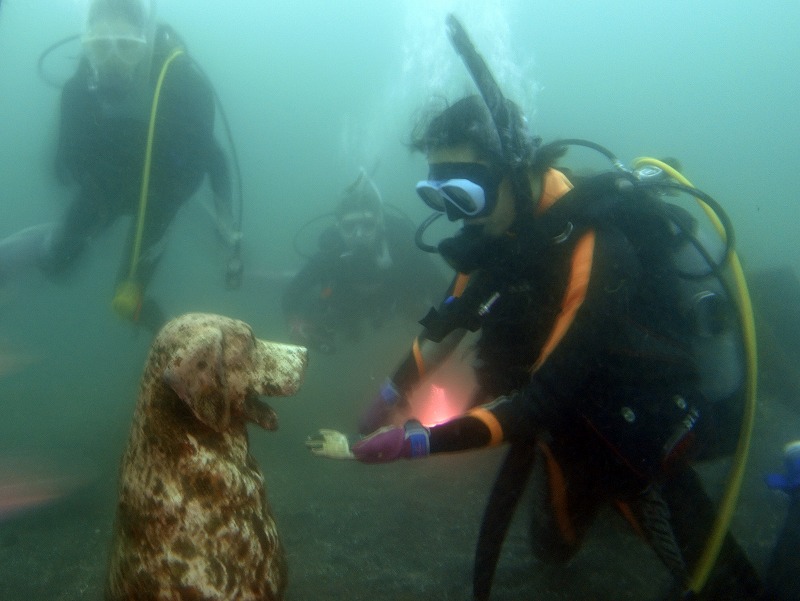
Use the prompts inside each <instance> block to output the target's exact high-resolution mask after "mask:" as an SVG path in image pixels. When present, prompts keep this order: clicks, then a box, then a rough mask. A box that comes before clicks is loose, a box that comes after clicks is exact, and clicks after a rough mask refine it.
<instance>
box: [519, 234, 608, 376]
mask: <svg viewBox="0 0 800 601" xmlns="http://www.w3.org/2000/svg"><path fill="white" fill-rule="evenodd" d="M594 244H595V232H594V230H590V231H588V232H586V233H585V234H584V235H583V236H582V237H581V239H580V240H578V243H577V244H576V245H575V251H574V252H573V253H572V266H571V268H570V275H569V283H568V284H567V291H566V293H565V294H564V299H563V300H562V301H561V311H560V312H559V314H558V316H557V317H556V321H555V325H554V326H553V330H552V331H551V332H550V336H549V337H548V338H547V342H545V344H544V346H543V347H542V351H541V352H540V353H539V358H538V359H537V360H536V363H534V364H533V366H532V367H531V369H530V371H531V373H533V372H536V371H537V370H538V369H539V368H540V367H542V365H544V362H545V361H547V358H548V357H549V356H550V354H551V353H552V352H553V351H554V350H555V348H556V347H557V346H558V344H559V342H561V340H562V339H563V338H564V336H565V335H566V333H567V330H569V327H570V326H571V325H572V322H573V321H575V314H576V313H577V312H578V309H579V308H580V306H581V305H582V304H583V301H584V300H585V299H586V290H587V288H588V287H589V276H590V274H591V272H592V260H593V257H594Z"/></svg>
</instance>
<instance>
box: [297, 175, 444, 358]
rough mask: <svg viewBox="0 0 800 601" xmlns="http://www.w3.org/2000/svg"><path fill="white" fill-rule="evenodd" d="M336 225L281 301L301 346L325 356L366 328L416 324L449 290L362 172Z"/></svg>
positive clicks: (325, 234)
mask: <svg viewBox="0 0 800 601" xmlns="http://www.w3.org/2000/svg"><path fill="white" fill-rule="evenodd" d="M335 218H336V224H335V225H333V226H331V227H329V228H328V229H326V230H324V231H323V232H322V234H321V235H320V238H319V248H318V250H317V251H316V253H315V254H314V255H313V256H311V257H309V259H308V261H307V263H306V264H305V265H304V266H303V268H302V269H301V270H300V271H299V273H298V274H297V275H296V276H295V277H294V278H293V279H292V281H291V282H290V283H289V285H288V288H287V289H286V291H285V292H284V294H283V299H282V305H283V313H284V316H285V318H286V322H287V324H288V326H289V330H290V333H291V335H292V338H293V340H294V342H296V343H298V344H303V345H305V346H308V347H310V348H316V349H318V350H320V351H322V352H325V353H330V352H333V351H334V350H335V348H336V344H337V340H336V339H337V337H339V336H344V337H345V338H346V339H350V340H357V339H358V338H359V336H360V331H361V328H362V325H363V322H364V321H366V322H368V323H369V324H370V326H372V327H379V326H380V325H381V324H383V323H384V322H385V321H386V320H387V319H389V318H391V317H392V316H394V315H401V316H403V317H405V318H408V319H411V320H413V321H416V320H417V319H418V318H419V316H420V315H422V314H423V313H424V311H425V309H426V308H427V307H428V306H430V303H431V299H432V298H435V297H436V296H437V295H439V294H441V292H442V291H443V290H444V289H445V288H446V286H447V280H446V278H445V277H444V274H443V273H442V272H441V271H440V270H439V268H438V267H437V265H436V264H435V263H434V262H433V260H432V259H431V257H429V256H428V255H426V254H425V253H423V252H421V251H420V250H419V249H417V248H416V247H415V246H414V243H413V240H414V232H413V229H412V228H411V227H410V225H409V223H408V219H407V218H403V217H400V216H397V215H393V214H391V213H388V212H387V211H386V209H385V208H384V205H383V201H382V200H381V195H380V193H379V192H378V189H377V187H376V186H375V184H374V182H373V181H372V180H371V179H370V177H369V176H368V175H367V174H366V173H365V172H364V171H363V170H362V171H361V173H360V174H359V176H358V177H357V178H356V180H355V181H354V182H353V183H352V184H351V185H350V186H348V187H347V189H345V190H344V192H343V193H342V195H341V197H340V198H339V201H338V203H337V205H336V209H335Z"/></svg>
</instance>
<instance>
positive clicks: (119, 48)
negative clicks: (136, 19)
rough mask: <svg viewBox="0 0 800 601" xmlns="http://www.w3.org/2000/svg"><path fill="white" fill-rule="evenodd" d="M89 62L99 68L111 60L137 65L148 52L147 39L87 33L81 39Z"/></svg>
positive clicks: (130, 65)
mask: <svg viewBox="0 0 800 601" xmlns="http://www.w3.org/2000/svg"><path fill="white" fill-rule="evenodd" d="M81 42H82V43H83V48H84V51H85V53H86V57H87V58H88V59H89V62H90V63H91V64H92V65H94V66H95V68H98V67H100V66H102V65H106V64H108V63H109V62H111V61H114V62H118V63H121V64H124V65H125V66H127V67H134V66H136V65H137V64H138V63H139V61H141V60H142V59H143V58H144V56H145V54H146V53H147V39H146V38H144V37H141V36H135V35H87V36H84V37H83V39H82V40H81Z"/></svg>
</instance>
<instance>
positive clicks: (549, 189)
mask: <svg viewBox="0 0 800 601" xmlns="http://www.w3.org/2000/svg"><path fill="white" fill-rule="evenodd" d="M572 187H573V186H572V182H570V181H569V180H568V179H567V176H566V175H564V174H563V173H561V172H560V171H559V170H557V169H552V168H550V169H548V170H547V171H545V174H544V177H542V194H541V196H540V197H539V204H538V205H537V206H536V214H537V215H540V214H542V213H544V212H545V211H547V209H549V208H550V207H552V206H553V205H554V204H555V202H556V201H557V200H558V199H559V198H561V197H562V196H564V194H566V193H567V192H569V191H570V190H572Z"/></svg>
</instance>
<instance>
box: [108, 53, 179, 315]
mask: <svg viewBox="0 0 800 601" xmlns="http://www.w3.org/2000/svg"><path fill="white" fill-rule="evenodd" d="M181 54H184V50H183V48H180V47H179V48H175V49H174V50H173V51H172V52H171V53H170V55H169V56H168V57H167V60H165V61H164V64H163V66H162V67H161V72H160V73H159V75H158V81H157V82H156V89H155V92H154V93H153V104H152V106H151V107H150V123H149V125H148V128H147V146H146V148H145V155H144V168H143V169H142V185H141V189H140V191H139V214H138V216H137V222H136V235H135V236H134V240H133V250H132V252H131V266H130V269H129V270H128V277H127V278H126V279H125V280H124V281H123V282H121V283H120V284H119V285H118V286H117V290H116V292H115V294H114V299H113V300H112V301H111V307H112V308H113V309H114V311H115V312H116V313H117V315H119V316H120V317H123V318H125V319H132V318H134V317H135V315H136V312H137V311H138V310H139V307H140V305H141V302H142V287H141V285H140V284H139V283H138V282H137V281H136V267H137V266H138V264H139V256H140V255H141V251H142V236H143V234H144V218H145V215H146V214H147V197H148V193H149V189H150V166H151V164H152V160H153V137H154V135H155V131H156V115H157V114H158V100H159V98H160V96H161V86H162V85H163V83H164V77H165V76H166V74H167V69H168V68H169V66H170V64H171V63H172V61H174V60H175V59H176V58H178V57H179V56H180V55H181Z"/></svg>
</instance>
